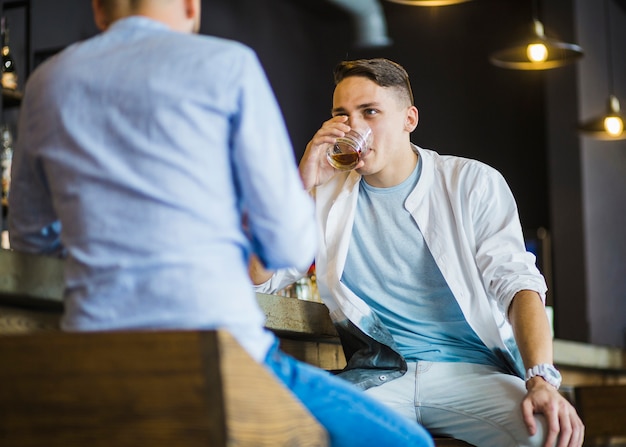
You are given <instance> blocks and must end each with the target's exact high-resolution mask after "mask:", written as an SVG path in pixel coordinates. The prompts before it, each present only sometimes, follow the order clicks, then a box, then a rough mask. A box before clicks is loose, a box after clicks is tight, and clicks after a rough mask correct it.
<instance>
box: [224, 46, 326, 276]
mask: <svg viewBox="0 0 626 447" xmlns="http://www.w3.org/2000/svg"><path fill="white" fill-rule="evenodd" d="M244 55H245V57H244V58H243V60H242V63H241V64H240V66H239V73H237V74H236V75H238V76H239V78H240V83H239V85H240V87H239V88H240V91H239V96H238V101H239V109H238V110H239V112H238V116H237V117H236V119H235V120H234V122H233V136H232V162H233V164H234V166H235V169H234V171H235V172H236V176H237V183H238V187H239V188H240V191H241V199H242V208H243V210H244V212H245V214H246V216H247V225H248V230H249V232H250V238H251V241H252V247H253V250H254V251H255V253H256V254H257V256H258V257H259V258H260V259H261V261H262V262H263V263H264V265H265V267H266V268H268V269H271V270H275V269H280V268H285V267H296V268H298V269H299V270H306V269H307V268H308V267H309V266H310V265H311V263H312V261H313V257H314V255H315V249H316V242H317V238H316V230H315V224H314V215H313V202H312V199H311V198H310V197H309V195H308V194H307V193H306V192H305V191H304V188H303V186H302V182H301V180H300V176H299V173H298V169H297V165H296V161H295V156H294V151H293V148H292V146H291V143H290V139H289V136H288V134H287V130H286V126H285V124H284V121H283V117H282V114H281V111H280V108H279V106H278V103H277V101H276V99H275V97H274V94H273V91H272V89H271V86H270V84H269V82H268V80H267V78H266V76H265V73H264V71H263V69H262V67H261V65H260V63H259V61H258V59H257V57H256V55H255V54H254V53H253V52H252V51H251V50H249V51H247V52H245V53H244Z"/></svg>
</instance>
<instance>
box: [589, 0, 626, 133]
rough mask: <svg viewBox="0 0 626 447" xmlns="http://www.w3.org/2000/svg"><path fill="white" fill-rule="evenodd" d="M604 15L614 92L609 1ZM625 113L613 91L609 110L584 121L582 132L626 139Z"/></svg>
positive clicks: (610, 81)
mask: <svg viewBox="0 0 626 447" xmlns="http://www.w3.org/2000/svg"><path fill="white" fill-rule="evenodd" d="M604 7H605V9H604V17H605V20H606V27H605V28H606V52H607V65H608V67H607V72H608V74H609V91H610V92H613V63H612V55H613V52H612V48H611V18H610V15H609V2H608V0H605V2H604ZM625 119H626V118H625V117H624V115H622V113H621V111H620V107H619V100H618V99H617V96H615V95H614V94H613V93H611V94H610V95H609V100H608V104H607V112H606V114H605V115H601V116H598V117H595V118H591V119H590V120H588V121H586V122H584V123H583V124H581V125H579V126H578V129H579V131H580V133H582V134H583V135H586V136H588V137H591V138H595V139H596V140H626V132H624V121H625Z"/></svg>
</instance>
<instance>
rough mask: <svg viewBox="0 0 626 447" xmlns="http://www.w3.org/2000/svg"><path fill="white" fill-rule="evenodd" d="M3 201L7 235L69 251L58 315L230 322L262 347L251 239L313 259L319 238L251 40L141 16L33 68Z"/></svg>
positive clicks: (277, 259) (113, 320)
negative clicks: (187, 30)
mask: <svg viewBox="0 0 626 447" xmlns="http://www.w3.org/2000/svg"><path fill="white" fill-rule="evenodd" d="M9 206H10V213H9V214H10V217H9V220H10V222H9V225H10V240H11V245H12V248H13V249H15V250H18V251H26V252H31V253H49V254H57V255H58V254H64V255H65V256H66V258H67V260H66V273H65V274H66V278H65V280H66V292H65V306H66V312H65V316H64V319H63V322H62V324H63V327H64V328H65V329H67V330H105V329H121V328H152V329H154V328H216V327H225V328H227V329H230V330H231V332H232V333H233V334H234V335H235V336H236V338H237V339H238V340H239V341H240V343H242V344H243V345H244V347H245V348H246V349H247V350H248V351H249V352H250V353H251V354H252V355H253V356H254V357H255V358H257V359H261V358H262V357H263V356H264V355H265V352H266V350H267V348H268V347H269V345H270V344H271V343H272V341H273V339H272V336H271V335H270V334H269V333H268V332H267V331H265V330H264V329H263V323H264V315H263V313H262V312H261V310H260V309H259V307H258V305H257V302H256V297H255V294H254V291H253V289H252V287H251V284H250V280H249V278H248V275H247V260H248V256H249V254H250V252H251V251H254V252H256V253H257V254H258V256H259V257H260V258H261V259H262V260H263V261H264V262H265V264H266V266H267V267H269V268H272V269H276V268H281V267H287V266H296V267H298V268H301V269H306V268H307V267H308V265H310V263H311V262H312V259H313V256H314V251H315V246H316V237H315V227H314V223H313V222H314V218H313V204H312V201H311V200H310V198H309V197H308V195H307V194H306V192H305V191H304V190H303V189H302V184H301V182H300V179H299V176H298V173H297V169H296V162H295V158H294V155H293V149H292V147H291V144H290V141H289V138H288V135H287V132H286V129H285V126H284V123H283V120H282V116H281V114H280V110H279V107H278V105H277V102H276V100H275V97H274V95H273V93H272V90H271V88H270V86H269V83H268V81H267V79H266V77H265V74H264V73H263V70H262V68H261V66H260V63H259V61H258V59H257V57H256V55H255V54H254V53H253V52H252V51H251V50H250V49H249V48H247V47H245V46H243V45H241V44H239V43H235V42H232V41H227V40H224V39H218V38H214V37H209V36H200V35H190V34H183V33H178V32H173V31H171V30H169V29H168V28H166V27H165V26H164V25H163V24H161V23H159V22H155V21H153V20H150V19H148V18H146V17H140V16H134V17H129V18H125V19H122V20H119V21H117V22H115V23H114V24H113V25H112V26H111V27H110V28H109V29H108V30H107V31H106V32H104V33H102V34H100V35H98V36H95V37H94V38H91V39H89V40H86V41H84V42H81V43H77V44H75V45H73V46H71V47H69V48H68V49H66V50H65V51H63V52H62V53H60V54H59V55H57V56H55V57H53V58H52V59H50V60H49V61H47V62H46V63H44V64H43V65H42V66H41V67H40V68H39V69H38V70H36V71H35V72H34V73H33V75H32V76H31V78H30V79H29V82H28V85H27V87H26V91H25V96H24V101H23V103H22V109H21V119H20V126H19V130H18V142H17V150H16V151H15V158H14V163H13V184H12V190H11V196H10V205H9ZM243 214H245V215H246V216H247V217H246V219H245V220H246V224H245V225H242V215H243Z"/></svg>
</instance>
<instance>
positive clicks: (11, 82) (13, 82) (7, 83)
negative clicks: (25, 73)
mask: <svg viewBox="0 0 626 447" xmlns="http://www.w3.org/2000/svg"><path fill="white" fill-rule="evenodd" d="M1 29H2V88H6V89H9V90H16V89H17V72H16V70H15V62H14V61H13V56H12V55H11V47H10V46H9V22H8V20H7V19H6V17H2V24H1Z"/></svg>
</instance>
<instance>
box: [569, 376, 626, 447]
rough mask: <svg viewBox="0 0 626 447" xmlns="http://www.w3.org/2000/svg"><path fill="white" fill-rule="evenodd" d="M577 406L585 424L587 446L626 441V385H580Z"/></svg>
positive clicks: (575, 397)
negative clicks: (620, 439) (616, 440)
mask: <svg viewBox="0 0 626 447" xmlns="http://www.w3.org/2000/svg"><path fill="white" fill-rule="evenodd" d="M574 404H575V406H576V408H577V410H578V413H579V414H580V417H581V419H582V420H583V423H584V424H585V444H584V445H609V444H610V439H611V438H626V385H583V386H577V387H575V388H574ZM625 443H626V442H625ZM611 445H612V444H611ZM619 445H624V444H619Z"/></svg>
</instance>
